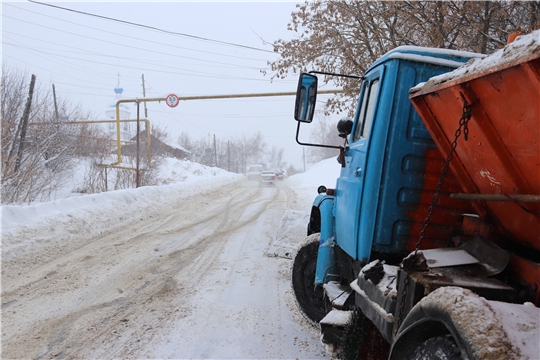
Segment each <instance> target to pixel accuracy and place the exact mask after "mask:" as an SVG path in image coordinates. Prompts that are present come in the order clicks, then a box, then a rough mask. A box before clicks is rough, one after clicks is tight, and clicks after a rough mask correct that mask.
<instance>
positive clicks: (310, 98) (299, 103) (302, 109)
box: [294, 73, 317, 123]
mask: <svg viewBox="0 0 540 360" xmlns="http://www.w3.org/2000/svg"><path fill="white" fill-rule="evenodd" d="M316 101H317V77H316V76H315V75H311V74H307V73H302V74H300V79H299V80H298V89H297V90H296V102H295V106H294V119H295V120H296V121H301V122H306V123H310V122H311V121H312V120H313V114H314V112H315V102H316Z"/></svg>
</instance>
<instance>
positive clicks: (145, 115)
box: [142, 74, 148, 131]
mask: <svg viewBox="0 0 540 360" xmlns="http://www.w3.org/2000/svg"><path fill="white" fill-rule="evenodd" d="M142 94H143V98H145V97H146V88H145V87H144V74H142ZM144 118H145V119H148V109H147V108H146V101H145V102H144ZM146 131H148V129H146Z"/></svg>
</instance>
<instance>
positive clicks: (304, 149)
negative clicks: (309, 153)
mask: <svg viewBox="0 0 540 360" xmlns="http://www.w3.org/2000/svg"><path fill="white" fill-rule="evenodd" d="M302 159H303V160H304V172H306V148H305V147H303V148H302Z"/></svg>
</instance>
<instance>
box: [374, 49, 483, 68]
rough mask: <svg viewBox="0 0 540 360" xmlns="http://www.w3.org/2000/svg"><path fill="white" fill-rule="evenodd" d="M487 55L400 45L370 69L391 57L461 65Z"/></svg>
mask: <svg viewBox="0 0 540 360" xmlns="http://www.w3.org/2000/svg"><path fill="white" fill-rule="evenodd" d="M485 56H486V55H484V54H479V53H474V52H469V51H459V50H451V49H439V48H430V47H421V46H398V47H397V48H395V49H392V50H390V51H389V52H387V53H386V54H384V55H383V56H381V57H380V58H379V59H378V60H377V61H375V62H374V63H373V65H371V66H370V69H371V68H374V67H376V66H378V65H379V64H380V63H382V62H384V61H387V60H389V59H401V60H409V61H416V62H422V63H428V64H434V65H442V66H448V67H459V66H461V65H463V64H464V63H465V62H467V61H468V60H469V59H471V58H482V57H485ZM368 71H369V70H368Z"/></svg>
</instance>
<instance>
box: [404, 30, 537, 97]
mask: <svg viewBox="0 0 540 360" xmlns="http://www.w3.org/2000/svg"><path fill="white" fill-rule="evenodd" d="M538 56H540V30H535V31H533V32H532V33H530V34H527V35H521V36H518V37H517V38H516V39H515V40H514V41H513V42H512V43H511V44H508V45H506V46H505V47H504V48H502V49H500V50H498V51H496V52H494V53H493V54H491V55H489V56H486V57H484V58H474V59H471V60H469V62H468V63H467V64H465V65H463V66H461V67H460V68H458V69H456V70H454V71H451V72H448V73H444V74H442V75H438V76H434V77H432V78H431V79H429V80H428V81H427V82H423V83H420V84H418V85H416V86H415V87H413V88H412V89H411V90H410V92H411V93H413V92H417V91H424V90H427V89H430V88H431V87H433V86H437V85H440V84H443V83H446V82H449V81H454V80H458V79H459V80H460V82H463V81H466V79H470V78H475V77H477V76H479V75H480V74H485V72H486V71H489V72H490V73H491V72H496V71H499V70H500V69H504V68H507V67H510V66H512V65H515V64H516V63H519V62H523V61H527V60H529V59H532V58H535V57H538Z"/></svg>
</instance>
